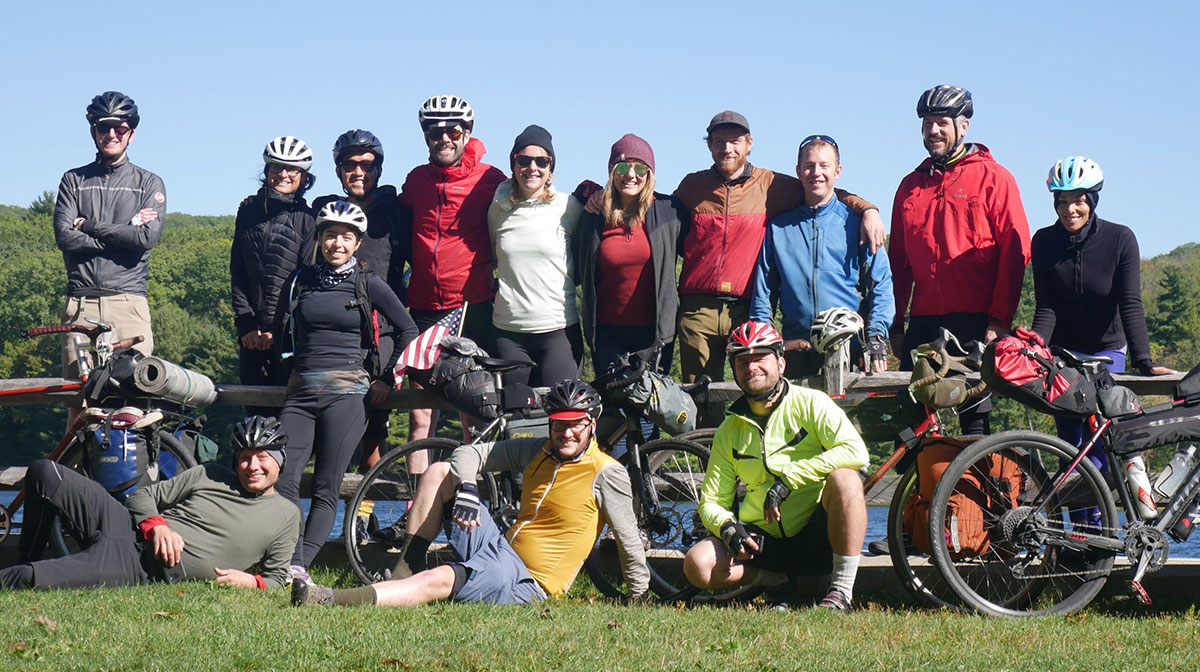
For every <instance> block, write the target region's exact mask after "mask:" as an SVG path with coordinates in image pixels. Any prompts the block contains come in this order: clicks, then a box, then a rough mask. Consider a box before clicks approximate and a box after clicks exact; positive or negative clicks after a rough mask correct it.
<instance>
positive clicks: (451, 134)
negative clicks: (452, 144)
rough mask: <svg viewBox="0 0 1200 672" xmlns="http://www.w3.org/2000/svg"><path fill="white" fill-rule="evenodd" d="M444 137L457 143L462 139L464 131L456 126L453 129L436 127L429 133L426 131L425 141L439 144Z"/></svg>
mask: <svg viewBox="0 0 1200 672" xmlns="http://www.w3.org/2000/svg"><path fill="white" fill-rule="evenodd" d="M443 135H444V136H446V137H448V138H450V139H451V140H454V141H456V142H457V141H458V140H461V139H462V136H463V130H462V129H461V128H459V127H458V126H454V127H453V128H446V127H445V126H434V127H433V128H431V129H429V130H428V131H425V139H426V140H428V141H429V142H437V141H438V140H441V139H442V136H443Z"/></svg>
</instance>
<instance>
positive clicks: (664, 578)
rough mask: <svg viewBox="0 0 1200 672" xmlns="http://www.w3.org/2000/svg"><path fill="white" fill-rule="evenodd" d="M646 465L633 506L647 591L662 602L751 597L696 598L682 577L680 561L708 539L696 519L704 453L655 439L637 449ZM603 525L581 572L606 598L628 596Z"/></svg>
mask: <svg viewBox="0 0 1200 672" xmlns="http://www.w3.org/2000/svg"><path fill="white" fill-rule="evenodd" d="M639 452H640V453H641V455H642V456H643V460H644V463H645V464H646V465H647V471H648V478H647V479H646V480H647V481H648V482H649V487H652V488H653V493H654V495H653V496H647V490H648V488H647V486H645V485H641V486H639V484H636V483H635V484H634V485H633V489H634V499H635V502H634V507H635V511H636V513H637V516H638V528H639V533H640V534H641V535H642V539H643V543H644V544H645V546H646V560H647V565H648V566H649V569H650V589H651V590H652V591H653V592H654V593H655V594H656V595H658V596H659V597H660V598H661V599H663V600H664V601H672V602H677V601H691V602H725V601H730V600H734V599H739V598H746V599H748V598H750V597H753V596H755V595H757V594H758V592H759V590H758V589H757V588H741V589H735V590H734V591H726V592H723V593H719V594H714V593H701V591H700V590H699V589H697V588H696V587H695V586H692V585H691V584H690V583H689V582H688V580H687V577H685V576H684V574H683V562H682V561H683V556H684V554H686V553H687V551H688V549H690V548H691V547H692V546H693V545H695V544H696V543H697V542H699V541H700V540H701V539H703V538H705V537H707V536H709V532H708V530H707V529H705V527H704V525H703V523H701V521H700V516H699V510H698V506H699V497H700V486H701V484H702V483H703V481H704V472H705V470H706V468H707V467H708V450H707V449H705V448H704V447H703V446H701V445H699V444H697V443H693V442H689V441H683V440H680V439H679V438H678V437H675V438H666V439H658V440H655V441H651V442H649V443H647V444H645V445H643V446H641V448H640V451H639ZM610 536H611V535H609V534H607V526H605V528H604V531H602V533H601V535H600V537H599V538H598V539H597V542H596V549H594V550H593V552H592V554H591V555H589V556H588V559H587V561H586V562H585V563H584V567H585V569H586V570H587V573H588V576H589V577H590V578H591V579H592V583H593V584H594V585H595V586H596V588H597V590H599V591H600V592H601V593H602V594H604V595H606V596H608V597H614V598H625V597H628V594H627V591H626V589H625V588H624V583H623V578H622V576H621V573H620V569H619V567H617V566H616V565H617V563H616V562H615V560H614V559H613V558H615V553H608V552H607V550H608V549H606V548H605V546H608V545H609V544H615V542H613V541H612V540H611V538H610Z"/></svg>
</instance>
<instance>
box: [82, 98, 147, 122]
mask: <svg viewBox="0 0 1200 672" xmlns="http://www.w3.org/2000/svg"><path fill="white" fill-rule="evenodd" d="M87 120H88V123H89V124H91V125H92V126H95V125H96V124H98V123H100V122H102V121H124V122H126V123H128V124H129V127H130V128H137V126H138V122H139V121H141V117H139V116H138V109H137V104H136V103H134V102H133V99H132V98H130V97H129V96H127V95H125V94H123V93H121V92H120V91H105V92H104V93H102V94H100V95H98V96H96V97H95V98H92V102H91V104H89V105H88V106H87Z"/></svg>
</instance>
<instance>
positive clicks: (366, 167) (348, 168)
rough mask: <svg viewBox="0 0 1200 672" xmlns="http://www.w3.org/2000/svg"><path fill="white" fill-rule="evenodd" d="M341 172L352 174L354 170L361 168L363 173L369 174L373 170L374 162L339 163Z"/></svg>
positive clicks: (347, 161) (349, 161) (348, 161)
mask: <svg viewBox="0 0 1200 672" xmlns="http://www.w3.org/2000/svg"><path fill="white" fill-rule="evenodd" d="M341 167H342V170H343V171H345V172H347V173H353V172H354V170H355V169H356V168H361V169H362V171H363V172H364V173H369V172H371V171H373V170H375V162H374V161H351V160H346V161H342V163H341Z"/></svg>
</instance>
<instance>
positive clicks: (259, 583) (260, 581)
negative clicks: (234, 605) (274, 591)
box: [254, 574, 267, 590]
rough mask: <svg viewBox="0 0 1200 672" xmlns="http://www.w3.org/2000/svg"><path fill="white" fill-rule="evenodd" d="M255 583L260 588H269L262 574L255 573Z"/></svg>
mask: <svg viewBox="0 0 1200 672" xmlns="http://www.w3.org/2000/svg"><path fill="white" fill-rule="evenodd" d="M254 583H255V585H256V587H257V588H258V589H259V590H266V589H267V582H266V581H263V578H262V574H255V575H254Z"/></svg>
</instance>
